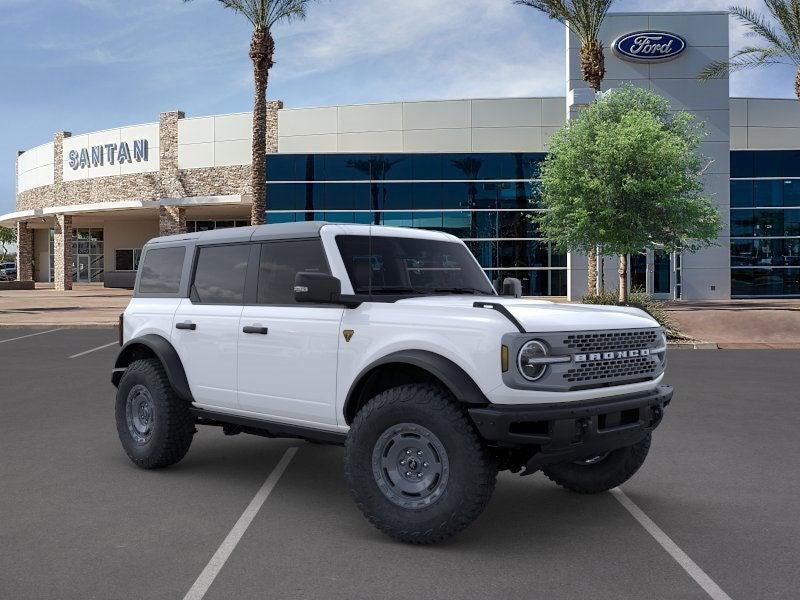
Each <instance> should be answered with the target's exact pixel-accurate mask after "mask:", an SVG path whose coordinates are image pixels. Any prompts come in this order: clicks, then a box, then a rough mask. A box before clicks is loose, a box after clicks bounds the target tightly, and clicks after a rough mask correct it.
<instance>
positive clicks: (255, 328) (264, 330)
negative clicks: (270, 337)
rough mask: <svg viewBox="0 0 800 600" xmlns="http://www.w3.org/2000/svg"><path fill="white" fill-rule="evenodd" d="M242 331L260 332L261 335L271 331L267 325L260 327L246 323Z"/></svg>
mask: <svg viewBox="0 0 800 600" xmlns="http://www.w3.org/2000/svg"><path fill="white" fill-rule="evenodd" d="M242 331H243V332H244V333H260V334H261V335H267V334H268V333H269V329H268V328H267V327H258V326H256V325H245V326H244V327H242Z"/></svg>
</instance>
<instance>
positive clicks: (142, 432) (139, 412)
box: [125, 384, 154, 444]
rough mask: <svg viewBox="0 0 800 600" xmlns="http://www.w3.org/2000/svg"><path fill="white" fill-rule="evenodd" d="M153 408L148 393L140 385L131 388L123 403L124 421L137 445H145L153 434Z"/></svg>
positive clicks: (151, 399) (151, 398)
mask: <svg viewBox="0 0 800 600" xmlns="http://www.w3.org/2000/svg"><path fill="white" fill-rule="evenodd" d="M153 408H154V406H153V397H152V396H151V395H150V391H149V390H148V389H147V388H146V387H145V386H143V385H141V384H137V385H135V386H133V387H132V388H131V391H130V392H128V397H127V399H126V401H125V421H126V423H127V425H128V433H129V434H130V436H131V437H132V438H133V439H134V440H135V441H136V442H137V443H138V444H145V443H147V442H148V440H149V439H150V437H151V435H152V433H153V416H154V411H153Z"/></svg>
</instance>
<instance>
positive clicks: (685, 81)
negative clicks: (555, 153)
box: [0, 12, 800, 300]
mask: <svg viewBox="0 0 800 600" xmlns="http://www.w3.org/2000/svg"><path fill="white" fill-rule="evenodd" d="M728 37H729V31H728V16H727V14H726V13H719V12H691V13H611V14H610V15H609V16H608V18H607V21H606V23H605V25H604V28H603V30H602V32H601V39H602V40H603V41H604V43H605V46H606V53H605V54H606V78H605V80H604V84H603V85H604V89H608V88H613V87H616V86H618V85H620V84H621V83H623V82H632V83H633V84H634V85H639V86H642V87H645V88H649V89H651V90H653V91H655V92H657V93H659V94H661V95H662V96H664V97H666V98H667V99H668V100H669V101H670V102H671V104H672V107H673V109H674V110H686V111H689V112H691V113H694V114H695V115H696V116H697V118H698V119H699V120H702V121H704V122H705V123H706V131H707V136H706V137H705V139H704V141H703V143H702V145H701V152H702V153H703V155H704V156H706V157H707V158H708V159H709V166H708V168H707V169H706V171H705V173H704V175H703V182H704V186H705V192H706V194H707V195H708V196H709V197H710V198H711V199H712V201H713V202H714V204H715V205H716V207H717V208H718V210H719V212H720V215H721V217H722V222H723V229H722V232H721V233H720V237H719V239H718V243H717V245H715V246H712V247H710V248H706V249H704V250H701V251H700V252H697V253H695V254H690V253H674V254H668V253H665V252H663V251H661V250H659V249H658V248H650V249H647V250H644V249H643V252H642V253H639V254H636V255H632V256H631V257H630V269H629V272H630V274H629V276H630V278H631V285H632V286H633V287H641V288H643V289H646V290H647V291H648V292H649V293H651V294H653V295H654V296H656V297H660V298H675V299H686V300H714V299H728V298H749V297H782V296H800V105H799V104H798V102H797V101H796V100H783V99H765V98H731V97H730V96H729V91H728V90H729V86H728V84H729V82H728V80H727V79H720V80H712V81H709V82H706V83H701V82H699V81H698V80H697V79H696V76H697V73H698V72H699V71H700V70H701V69H702V68H703V67H704V66H706V65H707V64H708V63H709V62H711V61H713V60H719V59H725V58H727V57H728V55H729V47H728ZM565 51H566V56H567V73H566V77H565V82H564V88H565V94H564V96H562V97H546V98H493V99H465V100H441V101H419V102H387V103H381V104H366V105H346V106H329V107H319V108H288V107H284V106H283V105H282V103H281V102H278V101H272V102H270V103H269V107H268V132H267V155H266V157H265V158H266V161H267V215H266V220H267V222H268V223H280V222H287V221H303V220H325V221H332V222H347V223H353V222H355V223H375V224H382V225H395V226H407V227H421V228H427V229H437V230H441V231H446V232H450V233H453V234H454V235H456V236H458V237H459V238H461V239H463V240H465V242H466V243H467V245H468V246H469V247H470V249H471V250H472V251H473V252H474V254H475V255H476V257H477V258H478V260H479V261H480V263H481V265H482V266H483V267H484V268H485V269H486V271H487V274H488V275H489V276H490V278H491V279H493V280H498V279H499V280H502V279H503V278H504V277H517V278H519V279H520V280H522V281H523V288H524V293H525V294H526V295H532V296H568V297H569V298H571V299H577V298H580V297H581V296H582V295H583V294H584V293H585V291H586V258H585V256H582V255H579V254H576V253H568V254H562V253H559V252H557V251H555V250H554V249H553V248H552V247H551V246H550V245H549V244H548V243H547V241H545V240H543V239H541V235H540V233H539V231H538V228H537V226H536V223H535V220H533V219H531V216H532V215H533V214H535V212H536V211H537V210H541V209H540V207H539V205H538V200H537V198H538V183H537V179H536V178H537V174H538V167H539V164H540V162H541V161H542V160H543V159H544V157H545V155H546V151H547V141H548V139H549V137H550V135H552V133H553V132H554V131H555V130H556V129H558V128H559V127H560V126H562V125H563V123H564V122H565V120H566V119H568V118H570V117H574V116H575V115H576V114H577V113H578V111H579V110H580V107H581V106H584V105H586V104H588V103H589V102H591V101H592V99H593V97H594V95H593V94H592V93H591V91H590V90H588V89H587V88H586V84H585V83H584V82H583V81H582V80H581V78H580V71H579V56H578V42H577V40H576V39H575V38H574V36H572V35H571V34H570V33H569V32H567V35H566V49H565ZM65 125H67V124H65ZM251 135H252V123H251V115H250V113H239V114H228V115H214V116H201V117H190V116H186V115H184V114H183V113H182V112H180V111H172V112H164V113H161V114H160V115H159V119H158V122H154V123H147V124H143V125H131V126H125V127H119V128H115V129H107V130H103V131H96V132H91V133H84V134H80V135H72V134H70V133H67V132H58V133H56V134H55V136H54V138H53V139H52V140H50V141H48V142H46V143H44V144H42V145H41V146H37V147H35V148H31V149H29V150H27V151H24V152H20V153H19V155H18V157H17V187H16V211H15V212H12V213H9V214H6V215H0V225H4V226H13V227H16V228H17V233H18V278H19V279H21V280H34V281H39V282H53V283H54V285H55V287H56V289H69V288H71V286H72V282H73V281H81V282H98V283H100V282H103V283H104V284H105V285H109V286H122V287H126V286H129V285H131V283H132V281H133V276H134V273H135V269H136V267H137V264H138V259H139V254H140V251H141V248H142V246H143V245H144V243H145V242H146V241H147V240H148V239H150V238H152V237H154V236H158V235H164V234H168V233H176V232H182V231H199V230H204V229H211V228H220V227H231V226H240V225H245V224H248V222H249V214H250V204H251V200H252V195H251V190H250V161H251V155H250V152H251ZM616 262H617V261H616V260H607V261H605V263H606V274H605V275H606V279H607V281H609V282H612V286H613V285H616Z"/></svg>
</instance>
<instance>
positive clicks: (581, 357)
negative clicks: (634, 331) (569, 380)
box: [575, 348, 650, 363]
mask: <svg viewBox="0 0 800 600" xmlns="http://www.w3.org/2000/svg"><path fill="white" fill-rule="evenodd" d="M639 356H650V350H648V349H647V348H641V349H639V350H615V351H614V352H592V353H590V354H576V355H575V362H576V363H580V362H591V361H595V360H614V359H615V358H637V357H639Z"/></svg>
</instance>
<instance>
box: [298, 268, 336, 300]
mask: <svg viewBox="0 0 800 600" xmlns="http://www.w3.org/2000/svg"><path fill="white" fill-rule="evenodd" d="M341 295H342V282H341V281H339V280H338V279H337V278H336V277H334V276H333V275H328V274H327V273H309V272H300V273H298V274H297V275H296V276H295V278H294V299H295V301H296V302H313V303H315V304H336V303H338V302H339V301H340V299H341Z"/></svg>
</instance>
